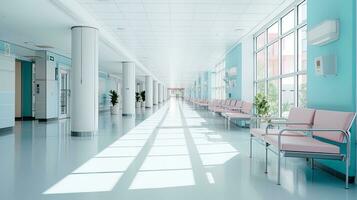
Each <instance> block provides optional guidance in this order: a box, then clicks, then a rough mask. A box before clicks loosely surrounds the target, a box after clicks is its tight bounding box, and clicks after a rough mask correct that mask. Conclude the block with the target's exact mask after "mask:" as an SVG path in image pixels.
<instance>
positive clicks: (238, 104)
mask: <svg viewBox="0 0 357 200" xmlns="http://www.w3.org/2000/svg"><path fill="white" fill-rule="evenodd" d="M242 106H243V101H239V100H237V102H236V105H234V107H235V108H241V107H242Z"/></svg>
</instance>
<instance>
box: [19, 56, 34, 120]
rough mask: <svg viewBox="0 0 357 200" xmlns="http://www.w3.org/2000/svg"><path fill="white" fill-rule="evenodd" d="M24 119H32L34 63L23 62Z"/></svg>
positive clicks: (22, 96)
mask: <svg viewBox="0 0 357 200" xmlns="http://www.w3.org/2000/svg"><path fill="white" fill-rule="evenodd" d="M21 86H22V87H21V89H22V95H21V98H22V117H32V62H28V61H21Z"/></svg>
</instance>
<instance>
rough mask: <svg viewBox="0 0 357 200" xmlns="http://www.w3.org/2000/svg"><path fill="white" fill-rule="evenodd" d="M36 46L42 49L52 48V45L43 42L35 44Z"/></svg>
mask: <svg viewBox="0 0 357 200" xmlns="http://www.w3.org/2000/svg"><path fill="white" fill-rule="evenodd" d="M35 46H36V47H38V48H42V49H53V46H50V45H45V44H39V45H35Z"/></svg>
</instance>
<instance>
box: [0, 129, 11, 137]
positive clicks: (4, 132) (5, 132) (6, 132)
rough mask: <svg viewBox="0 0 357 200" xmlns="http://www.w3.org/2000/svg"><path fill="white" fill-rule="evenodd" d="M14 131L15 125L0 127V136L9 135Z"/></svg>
mask: <svg viewBox="0 0 357 200" xmlns="http://www.w3.org/2000/svg"><path fill="white" fill-rule="evenodd" d="M12 133H13V127H6V128H0V136H1V135H9V134H12Z"/></svg>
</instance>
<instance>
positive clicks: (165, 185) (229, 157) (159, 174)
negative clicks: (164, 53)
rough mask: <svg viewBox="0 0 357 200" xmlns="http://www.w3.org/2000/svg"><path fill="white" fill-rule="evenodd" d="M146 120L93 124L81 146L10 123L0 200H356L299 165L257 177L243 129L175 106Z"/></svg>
mask: <svg viewBox="0 0 357 200" xmlns="http://www.w3.org/2000/svg"><path fill="white" fill-rule="evenodd" d="M151 112H152V111H151V110H147V111H145V112H143V111H142V112H138V115H137V118H136V119H134V118H123V117H121V116H110V115H109V114H101V117H100V129H99V131H98V134H97V135H95V136H93V137H82V138H76V137H71V136H70V134H69V126H70V124H69V120H61V121H55V122H49V123H38V122H17V123H16V127H15V129H14V133H12V134H8V135H1V136H0V199H1V200H3V199H4V200H13V199H18V200H26V199H31V200H32V199H34V200H37V199H46V200H51V199H53V200H60V199H61V200H62V199H70V200H75V199H78V200H91V199H101V200H106V199H108V200H109V199H110V200H111V199H127V200H130V199H133V200H134V199H140V200H142V199H145V200H151V199H152V200H159V199H165V200H171V199H173V200H174V199H177V200H182V199H185V200H189V199H192V200H199V199H204V200H209V199H212V200H213V199H214V200H221V199H249V200H255V199H256V200H260V199H274V200H279V199H284V200H286V199H351V200H352V199H353V200H356V199H357V187H356V186H355V185H352V186H351V189H350V190H345V189H344V188H343V186H344V185H343V181H341V180H339V179H337V178H335V177H333V176H331V175H329V174H326V173H325V172H323V171H321V170H319V169H315V170H314V171H313V170H311V169H310V168H309V166H308V165H307V164H306V162H305V160H303V159H286V160H285V159H284V166H283V170H282V175H283V177H282V185H281V186H277V185H276V184H275V180H276V165H275V163H276V156H275V155H274V154H271V155H270V159H269V173H268V174H265V173H264V162H263V161H264V160H263V154H264V151H263V147H262V146H260V145H258V144H255V145H254V156H253V159H249V157H248V147H249V134H248V129H244V128H238V127H232V128H231V130H229V131H228V130H226V129H225V128H224V123H223V120H222V118H221V117H219V116H215V115H212V114H211V113H208V112H207V111H204V110H193V109H192V107H190V106H189V105H187V104H185V103H183V102H182V101H177V100H171V101H170V102H168V103H167V104H165V105H164V106H162V107H161V108H160V109H159V110H158V111H157V112H155V113H154V114H151ZM140 122H141V123H140ZM138 123H139V124H138ZM135 124H137V126H136V127H134V126H135ZM124 133H125V134H124Z"/></svg>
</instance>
